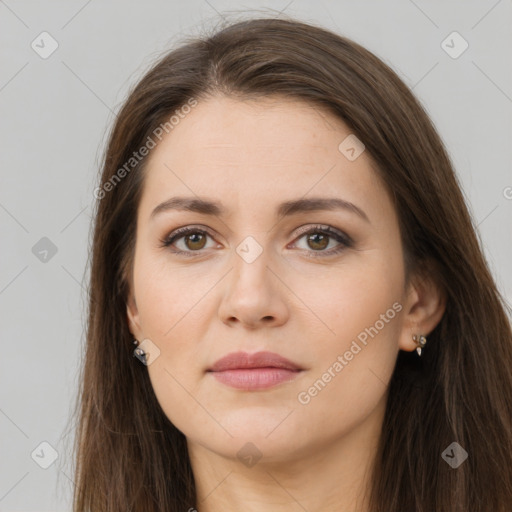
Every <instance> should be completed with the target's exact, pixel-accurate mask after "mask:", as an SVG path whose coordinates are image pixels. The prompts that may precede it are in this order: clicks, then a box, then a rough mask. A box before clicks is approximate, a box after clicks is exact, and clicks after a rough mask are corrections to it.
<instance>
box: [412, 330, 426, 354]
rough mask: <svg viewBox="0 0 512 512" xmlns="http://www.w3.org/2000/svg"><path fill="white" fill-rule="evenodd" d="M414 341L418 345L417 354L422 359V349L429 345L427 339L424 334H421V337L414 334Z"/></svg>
mask: <svg viewBox="0 0 512 512" xmlns="http://www.w3.org/2000/svg"><path fill="white" fill-rule="evenodd" d="M412 339H413V340H414V341H415V342H416V344H417V345H418V346H417V347H416V352H418V355H419V356H420V357H421V349H422V348H423V347H424V346H425V345H426V344H427V338H426V337H425V336H423V335H422V334H420V335H416V334H414V335H413V337H412Z"/></svg>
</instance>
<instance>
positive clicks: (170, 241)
mask: <svg viewBox="0 0 512 512" xmlns="http://www.w3.org/2000/svg"><path fill="white" fill-rule="evenodd" d="M207 237H210V238H212V237H211V235H210V234H209V233H208V232H207V231H205V230H203V229H199V228H197V227H193V226H188V227H185V228H179V229H177V230H175V231H173V232H172V233H171V234H170V235H169V236H168V237H167V238H166V239H165V240H162V241H161V242H162V247H171V246H173V245H175V244H176V243H177V242H183V243H182V247H181V249H180V247H179V246H177V247H178V250H175V249H173V252H174V253H175V254H183V255H186V256H190V255H191V253H194V252H199V251H201V249H204V248H205V246H206V239H207Z"/></svg>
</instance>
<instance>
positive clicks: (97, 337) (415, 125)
mask: <svg viewBox="0 0 512 512" xmlns="http://www.w3.org/2000/svg"><path fill="white" fill-rule="evenodd" d="M218 94H223V95H227V96H230V97H235V98H239V99H241V100H243V99H246V98H258V97H266V96H269V95H274V96H276V97H286V98H295V99H300V100H303V101H306V102H308V103H309V104H311V105H314V106H318V107H322V108H326V109H328V110H329V111H330V112H331V113H332V114H333V115H335V116H338V117H339V118H340V119H341V120H343V121H344V122H345V123H346V124H347V125H348V126H349V127H350V129H351V131H352V132H353V133H354V134H356V136H357V137H358V138H359V139H360V140H361V141H362V142H363V143H364V144H365V146H366V150H367V151H368V152H369V154H370V155H371V156H372V158H373V160H374V161H375V163H376V169H375V171H376V172H378V173H379V175H380V176H381V178H382V179H383V181H384V183H385V184H386V186H387V188H388V190H389V191H390V193H391V196H392V198H393V201H394V204H395V207H396V211H397V213H398V217H399V224H400V232H401V236H402V241H403V247H404V255H405V257H406V262H407V270H408V275H409V272H410V271H411V272H412V271H415V272H417V273H419V272H430V273H431V275H432V276H434V278H435V279H436V281H437V282H438V283H439V286H441V287H442V289H443V290H444V293H445V294H446V301H447V302H446V310H445V314H444V316H443V318H442V320H441V321H440V323H439V324H438V325H437V327H436V328H435V330H434V331H433V332H432V333H431V334H430V336H429V341H428V345H427V346H426V347H425V349H424V355H423V356H422V358H421V359H420V358H417V357H414V356H415V354H414V353H412V354H411V353H407V352H402V351H400V352H399V356H398V358H397V362H396V367H395V371H394V374H393V376H392V379H391V383H390V390H389V398H388V403H387V410H386V415H385V419H384V424H383V428H382V435H381V439H380V445H379V450H378V453H377V458H376V463H375V468H374V471H373V474H372V479H371V493H370V496H369V498H370V499H369V503H370V509H371V512H412V511H416V512H433V511H436V512H442V511H444V512H467V511H468V510H475V511H485V512H490V511H492V512H509V511H510V510H511V509H512V410H511V404H512V375H511V373H512V372H511V369H512V332H511V326H510V323H509V319H508V318H507V311H506V310H507V305H506V302H505V301H504V299H503V297H502V296H501V295H500V293H499V291H498V290H497V288H496V285H495V283H494V281H493V278H492V276H491V273H490V271H489V269H488V267H487V264H486V262H485V259H484V257H483V251H482V248H481V246H480V242H479V239H478V237H477V235H476V227H475V225H474V223H473V221H472V218H471V216H470V214H469V213H468V209H467V206H466V204H465V200H464V196H463V194H462V192H461V189H460V186H459V183H458V181H457V178H456V176H455V173H454V170H453V167H452V164H451V162H450V160H449V157H448V155H447V152H446V150H445V148H444V146H443V143H442V141H441V140H440V137H439V135H438V134H437V132H436V130H435V128H434V126H433V124H432V122H431V121H430V119H429V117H428V115H427V114H426V112H425V111H424V109H423V108H422V106H421V105H420V103H419V102H418V101H417V100H416V99H415V97H414V96H413V95H412V93H411V92H410V90H409V89H408V88H407V87H406V86H405V84H404V83H403V82H402V81H401V80H400V79H399V78H398V76H397V75H396V74H395V73H394V72H393V71H392V70H391V69H390V68H389V67H388V66H387V65H385V64H384V63H383V62H382V61H381V60H380V59H378V58H377V57H376V56H375V55H373V54H372V53H370V52H369V51H367V50H365V49H364V48H363V47H361V46H360V45H358V44H356V43H355V42H353V41H351V40H349V39H347V38H344V37H341V36H339V35H337V34H334V33H332V32H329V31H327V30H325V29H322V28H321V27H317V26H315V25H312V24H306V23H302V22H299V21H296V20H293V19H283V18H281V19H271V18H258V19H249V20H242V21H237V22H235V23H230V24H227V25H226V26H221V27H220V28H216V29H215V31H214V32H213V33H211V34H208V35H205V36H204V37H202V38H200V37H198V38H189V39H187V40H186V41H182V43H181V45H180V46H179V47H177V48H176V49H174V50H173V51H171V52H170V53H168V54H166V55H165V56H164V57H163V58H160V59H159V61H158V62H157V63H156V64H155V65H154V66H153V67H152V68H151V70H150V71H149V72H147V74H146V75H145V76H144V77H143V78H142V79H141V80H140V82H139V83H138V84H137V85H136V86H135V87H134V88H133V90H132V91H131V93H130V95H129V97H128V99H127V101H126V102H125V104H124V105H123V107H122V108H121V110H120V112H119V115H118V117H117V119H116V121H115V124H114V127H113V130H112V132H111V134H110V138H109V142H108V146H107V149H106V154H105V158H104V166H103V170H102V176H101V183H100V187H101V194H98V197H99V198H100V199H98V201H97V204H96V212H95V224H94V232H93V240H92V262H91V268H90V288H89V312H88V315H89V316H88V328H87V338H86V340H87V341H86V352H85V362H84V366H83V369H82V374H81V376H80V379H81V386H80V393H79V396H78V400H77V416H78V421H79V423H78V428H77V432H76V441H75V451H76V453H75V457H76V475H75V477H76V488H75V495H74V511H75V512H86V511H92V512H107V511H108V512H114V511H123V512H126V511H136V512H151V511H155V512H156V511H167V512H169V511H185V510H188V509H189V508H190V507H195V506H196V496H195V484H194V478H193V473H192V470H191V466H190V461H189V457H188V452H187V445H186V439H185V436H184V434H183V433H181V432H180V431H178V430H177V429H176V427H174V426H173V425H172V424H171V422H170V421H169V420H168V418H167V417H166V416H165V414H164V413H163V411H162V409H161V408H160V405H159V403H158V402H157V400H156V397H155V394H154V392H153V389H152V386H151V383H150V380H149V377H148V372H147V369H146V368H145V367H144V366H143V365H141V364H136V362H137V361H136V360H135V359H134V357H133V348H134V346H133V344H132V341H133V337H132V335H131V334H130V331H129V329H128V322H127V318H126V298H127V291H128V281H127V279H128V276H129V272H130V270H131V265H132V256H133V251H134V244H135V228H136V214H137V207H138V203H139V199H140V196H141V190H142V185H143V176H144V173H143V170H144V164H145V162H146V159H145V158H143V159H141V160H140V161H137V162H133V161H132V162H131V164H130V166H128V167H126V163H127V162H129V161H130V158H131V157H132V156H133V152H134V151H137V150H138V149H139V148H141V147H142V146H143V145H144V144H145V143H146V141H147V140H148V137H153V138H154V135H153V136H152V134H154V133H155V132H154V131H155V129H156V128H157V127H158V126H159V125H161V124H162V123H165V122H166V121H167V120H168V119H169V117H170V116H171V115H172V114H173V112H176V111H177V110H178V109H180V108H181V107H183V105H186V104H187V103H189V102H190V100H191V99H195V100H196V101H201V100H202V99H205V98H208V97H209V96H211V95H218ZM171 136H172V135H171ZM132 164H133V165H132ZM123 166H125V167H124V169H125V171H126V172H124V173H119V172H118V170H119V169H121V168H123ZM116 173H117V177H118V178H119V176H120V174H122V179H117V178H116V181H115V182H114V181H113V176H114V175H115V174H116ZM107 183H110V186H109V185H107ZM509 313H510V311H509ZM453 442H457V443H459V444H460V445H461V446H462V447H463V448H464V449H465V450H466V451H467V452H468V454H469V456H468V458H467V460H466V461H465V462H464V463H463V464H462V465H460V466H459V467H458V468H457V469H454V468H452V467H451V466H450V465H449V464H447V463H446V462H445V460H443V458H442V457H441V454H442V452H443V450H444V449H445V448H446V447H448V446H449V445H450V444H451V443H453Z"/></svg>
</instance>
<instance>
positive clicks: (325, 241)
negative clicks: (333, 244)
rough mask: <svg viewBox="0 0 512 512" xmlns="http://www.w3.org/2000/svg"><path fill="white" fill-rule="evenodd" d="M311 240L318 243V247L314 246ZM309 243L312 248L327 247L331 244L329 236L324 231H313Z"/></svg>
mask: <svg viewBox="0 0 512 512" xmlns="http://www.w3.org/2000/svg"><path fill="white" fill-rule="evenodd" d="M310 242H313V244H317V247H316V248H315V247H314V246H312V245H311V244H310ZM308 244H309V246H310V247H311V248H312V249H325V248H326V247H327V246H328V245H329V236H327V235H325V234H322V233H312V234H310V235H308Z"/></svg>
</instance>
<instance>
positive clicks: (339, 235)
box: [160, 225, 353, 258]
mask: <svg viewBox="0 0 512 512" xmlns="http://www.w3.org/2000/svg"><path fill="white" fill-rule="evenodd" d="M194 233H200V234H201V235H208V236H210V237H211V238H213V235H212V234H211V233H210V232H209V231H207V230H205V229H200V228H197V227H193V226H187V227H183V228H179V229H176V230H175V231H173V232H172V233H171V234H170V235H168V236H167V237H166V238H165V239H163V240H160V243H161V247H170V246H171V245H172V244H173V243H174V242H175V241H177V240H180V239H181V238H184V237H185V236H186V235H189V234H194ZM313 233H321V234H323V235H328V236H329V237H331V238H334V239H335V240H336V241H337V242H340V244H341V245H340V246H338V247H337V248H335V249H330V250H328V251H325V250H319V251H313V250H309V251H307V250H306V249H304V250H306V251H307V252H309V253H310V254H311V257H313V258H324V257H328V256H333V255H335V254H339V253H340V252H342V251H344V250H345V249H346V248H349V247H352V245H353V240H352V239H351V238H350V237H349V236H348V235H346V234H345V233H343V232H341V231H338V230H336V229H334V228H332V227H331V226H325V225H314V226H311V227H310V228H309V229H308V230H307V231H304V232H301V233H300V235H299V236H298V238H297V240H300V239H301V238H303V237H305V236H306V235H310V234H313ZM172 252H173V254H176V255H179V256H187V257H194V256H196V254H195V253H197V254H200V253H201V252H202V251H201V250H197V251H180V250H175V249H172Z"/></svg>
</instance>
